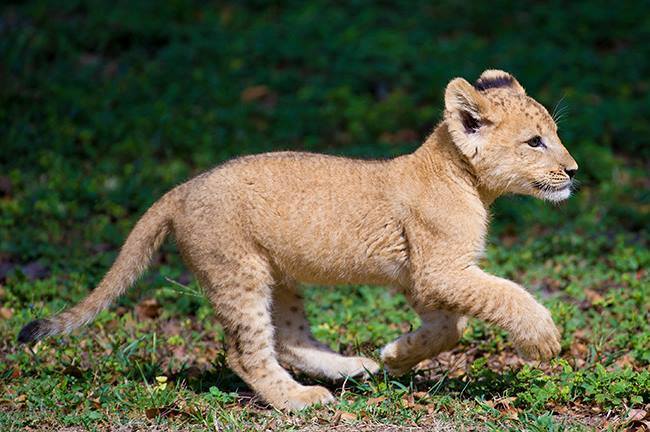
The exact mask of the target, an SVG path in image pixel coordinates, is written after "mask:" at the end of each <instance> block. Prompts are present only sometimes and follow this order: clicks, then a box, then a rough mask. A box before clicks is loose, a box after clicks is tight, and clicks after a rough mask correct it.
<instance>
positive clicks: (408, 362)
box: [381, 311, 467, 376]
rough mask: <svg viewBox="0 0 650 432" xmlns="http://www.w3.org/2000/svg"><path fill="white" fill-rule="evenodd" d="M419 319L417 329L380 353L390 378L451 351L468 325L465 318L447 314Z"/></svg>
mask: <svg viewBox="0 0 650 432" xmlns="http://www.w3.org/2000/svg"><path fill="white" fill-rule="evenodd" d="M420 318H421V319H422V325H421V326H420V328H418V329H417V330H414V331H412V332H410V333H406V334H404V335H402V336H400V337H399V338H397V339H396V340H394V341H393V342H391V343H389V344H388V345H386V346H385V347H384V348H383V349H382V350H381V359H382V361H383V362H384V365H385V366H386V368H387V369H388V372H390V374H391V375H394V376H400V375H404V374H405V373H406V372H408V371H409V370H411V369H412V368H413V367H414V366H415V365H416V364H418V363H419V362H421V361H422V360H425V359H428V358H431V357H433V356H435V355H436V354H438V353H440V352H442V351H447V350H449V349H451V348H453V347H454V345H456V343H457V342H458V340H459V339H460V338H461V336H462V335H463V330H464V329H465V326H466V325H467V318H466V317H464V316H461V315H458V314H455V313H452V312H446V311H430V312H425V313H422V314H420Z"/></svg>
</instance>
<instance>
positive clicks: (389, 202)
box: [20, 71, 577, 409]
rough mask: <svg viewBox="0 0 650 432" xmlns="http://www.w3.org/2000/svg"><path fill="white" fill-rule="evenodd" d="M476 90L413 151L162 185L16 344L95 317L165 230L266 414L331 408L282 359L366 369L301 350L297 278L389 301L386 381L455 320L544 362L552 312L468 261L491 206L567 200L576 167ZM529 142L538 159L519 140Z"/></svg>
mask: <svg viewBox="0 0 650 432" xmlns="http://www.w3.org/2000/svg"><path fill="white" fill-rule="evenodd" d="M499 80H501V81H499ZM495 83H496V84H499V83H501V84H500V85H496V84H495ZM503 83H506V85H502V84H503ZM490 84H491V85H493V87H492V88H489V85H490ZM481 87H488V88H485V89H483V90H478V89H477V88H481ZM477 88H475V87H474V86H472V85H471V84H469V83H468V82H467V81H465V80H463V79H461V78H456V79H454V80H452V81H451V82H450V83H449V85H448V87H447V89H446V93H445V115H444V120H443V121H442V122H441V123H440V124H439V125H438V126H437V127H436V129H435V131H434V132H433V133H432V134H431V136H429V138H428V139H427V140H426V141H425V142H424V144H423V145H422V146H421V147H420V148H419V149H418V150H417V151H416V152H414V153H413V154H408V155H405V156H401V157H397V158H394V159H391V160H386V161H362V160H351V159H345V158H341V157H334V156H325V155H316V154H307V153H291V152H284V153H268V154H262V155H257V156H248V157H243V158H239V159H236V160H233V161H231V162H228V163H226V164H223V165H221V166H219V167H217V168H215V169H213V170H212V171H210V172H207V173H204V174H202V175H200V176H198V177H196V178H194V179H192V180H190V181H188V182H187V183H185V184H183V185H181V186H179V187H177V188H175V189H174V190H172V191H171V192H169V193H168V194H166V195H165V196H164V197H163V198H162V199H161V200H160V201H158V202H157V203H156V204H154V205H153V206H152V208H151V209H150V210H149V211H148V212H147V213H146V214H145V215H144V216H143V217H142V219H141V220H140V221H139V222H138V224H137V225H136V227H135V228H134V230H133V232H132V233H131V234H130V235H129V237H128V239H127V241H126V243H125V245H124V248H123V249H122V251H121V253H120V254H119V256H118V258H117V261H116V263H115V264H114V266H113V268H112V269H111V270H110V271H109V272H108V274H107V275H106V277H105V278H104V279H103V280H102V282H101V283H100V285H99V286H98V287H97V289H96V290H95V291H93V292H92V293H91V294H90V295H89V296H88V298H86V299H85V300H84V301H83V302H81V303H80V304H79V305H78V306H76V307H74V308H72V309H71V310H70V311H68V312H64V313H63V314H61V315H59V316H57V317H53V318H50V319H48V320H39V321H37V322H35V323H32V324H30V325H28V326H27V327H26V328H25V329H24V330H23V332H21V335H20V339H21V340H24V341H27V340H34V339H37V338H40V337H43V336H47V335H51V334H55V333H61V332H66V331H69V330H71V329H72V328H75V327H78V326H79V325H81V324H83V323H85V322H87V321H89V320H90V319H92V317H93V316H94V315H95V314H96V313H97V312H98V311H100V310H101V309H103V308H105V307H106V306H107V305H108V304H109V302H110V301H111V300H112V299H114V298H115V297H116V296H118V295H120V294H121V293H122V292H123V291H124V290H125V289H126V288H127V287H128V286H129V285H130V284H131V283H132V282H133V281H134V280H135V279H136V278H137V277H138V276H139V275H140V273H141V272H142V271H143V270H144V268H145V267H146V266H147V265H148V262H149V260H150V257H151V254H152V253H153V251H154V249H156V248H157V247H158V246H159V245H160V243H161V241H162V239H163V237H164V236H165V234H167V232H171V233H173V235H174V236H175V238H176V241H177V243H178V247H179V250H180V251H181V253H182V256H183V258H184V260H185V262H186V263H187V265H188V266H189V267H190V268H191V269H192V271H193V272H194V274H195V275H196V277H197V278H198V280H199V283H200V284H201V286H202V287H203V289H204V290H205V293H206V295H207V297H208V298H209V299H210V301H211V302H212V303H213V305H214V308H215V312H216V315H217V317H218V319H219V321H220V322H221V324H222V325H223V327H224V329H225V332H226V335H227V340H228V350H227V351H228V362H229V365H230V366H231V367H232V369H233V370H234V371H235V372H236V373H238V374H239V375H240V376H241V377H242V378H243V379H244V380H245V381H246V382H247V383H248V384H249V385H250V386H251V387H252V388H253V389H254V390H255V391H256V392H258V394H259V395H260V396H261V397H262V398H264V399H265V400H266V401H268V402H269V403H271V404H272V405H273V406H275V407H278V408H287V409H295V408H302V407H305V406H308V405H310V404H313V403H318V402H323V403H324V402H328V401H331V400H332V399H333V397H332V395H331V394H330V392H329V391H328V390H326V389H325V388H323V387H319V386H303V385H301V384H299V383H297V382H296V381H294V379H293V378H292V377H291V376H290V375H289V373H288V372H287V371H286V370H285V369H284V368H283V367H282V366H281V365H280V362H282V363H283V364H286V365H288V366H291V367H293V368H296V369H298V370H302V371H304V372H305V373H308V374H310V375H313V376H318V377H323V378H329V379H336V378H339V377H345V376H350V375H359V374H368V373H374V372H376V371H377V370H378V369H379V366H378V365H377V363H375V362H374V361H372V360H370V359H366V358H362V357H354V358H347V357H343V356H341V355H339V354H337V353H334V352H333V351H332V350H330V349H329V348H328V347H327V346H325V345H323V344H321V343H319V342H317V341H315V340H314V339H313V337H312V335H311V332H310V330H309V323H308V322H307V319H306V318H305V313H304V309H303V304H302V297H301V295H300V291H299V288H298V286H297V282H310V283H316V284H324V285H332V284H357V283H364V284H379V285H389V286H394V287H397V288H399V289H401V290H402V291H403V292H404V293H405V294H406V296H407V298H408V299H409V301H410V303H411V305H412V306H413V307H414V309H415V310H416V311H417V312H418V314H419V315H420V316H421V318H422V327H421V328H420V329H417V330H415V331H413V332H411V333H409V334H406V335H403V336H402V337H400V338H398V339H397V340H396V341H394V342H392V343H390V344H388V345H387V346H386V347H385V348H384V349H383V350H382V353H381V357H382V360H383V362H384V364H385V366H386V367H387V368H388V370H389V371H391V372H393V373H395V374H402V373H404V372H406V371H408V370H409V369H410V368H411V367H412V366H413V365H415V364H416V363H418V362H419V361H420V360H423V359H425V358H429V357H431V356H434V355H436V354H437V353H438V352H440V351H443V350H447V349H450V348H451V347H452V346H454V344H456V342H457V341H458V339H459V338H460V337H461V335H462V333H463V329H464V327H465V324H466V321H467V320H466V318H465V316H474V317H477V318H480V319H482V320H485V321H487V322H489V323H492V324H495V325H498V326H500V327H503V328H504V329H506V330H507V331H509V332H510V335H511V338H512V340H513V343H514V344H515V346H516V347H517V348H518V349H519V350H520V352H521V354H522V355H524V356H526V357H528V358H535V359H548V358H550V357H552V356H554V355H556V354H557V353H558V352H559V350H560V344H559V333H558V330H557V329H556V327H555V325H554V324H553V321H552V319H551V316H550V314H549V312H548V311H547V310H546V309H545V308H544V307H543V306H542V305H540V304H539V303H538V302H536V301H535V299H534V298H533V297H532V296H531V295H530V294H529V293H528V292H527V291H526V290H525V289H523V288H522V287H520V286H519V285H517V284H516V283H514V282H511V281H508V280H505V279H502V278H499V277H495V276H492V275H489V274H486V273H485V272H483V271H482V270H481V269H480V268H479V267H478V260H479V258H480V256H481V254H482V252H483V248H484V243H485V234H486V229H487V221H488V207H489V205H490V204H491V202H492V201H493V200H494V199H495V198H496V197H498V196H500V195H502V194H504V193H520V194H528V195H533V196H537V197H539V198H544V199H550V200H561V199H565V198H567V197H568V196H569V194H570V188H568V186H570V184H571V180H570V178H569V176H567V174H566V172H565V170H575V169H577V165H576V163H575V161H574V160H573V159H572V158H571V156H570V155H569V153H568V152H567V150H566V149H565V148H564V147H563V146H562V144H561V142H560V139H559V138H558V136H557V133H556V131H557V127H556V125H555V123H554V122H553V120H552V118H551V117H550V116H549V114H548V113H547V111H546V110H545V109H544V108H543V107H542V106H541V105H540V104H538V103H537V102H535V101H534V100H533V99H531V98H530V97H528V96H526V94H525V92H524V89H523V88H522V87H521V85H520V84H519V83H518V82H517V81H516V80H514V78H512V77H511V76H510V75H508V74H507V73H505V72H502V71H486V72H485V73H484V74H483V75H482V76H481V78H480V79H479V81H478V82H477ZM535 135H539V136H540V137H541V138H542V139H543V142H544V144H545V147H537V148H533V147H531V146H530V145H529V144H527V141H528V140H530V138H531V137H533V136H535Z"/></svg>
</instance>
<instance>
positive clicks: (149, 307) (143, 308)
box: [135, 299, 160, 319]
mask: <svg viewBox="0 0 650 432" xmlns="http://www.w3.org/2000/svg"><path fill="white" fill-rule="evenodd" d="M135 314H136V315H137V316H138V318H140V319H156V318H158V317H159V316H160V304H159V303H158V301H157V300H156V299H145V300H142V301H141V302H140V304H138V305H137V306H136V307H135Z"/></svg>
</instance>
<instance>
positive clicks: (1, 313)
mask: <svg viewBox="0 0 650 432" xmlns="http://www.w3.org/2000/svg"><path fill="white" fill-rule="evenodd" d="M12 316H14V310H13V309H10V308H6V307H0V318H2V319H10V318H11V317H12Z"/></svg>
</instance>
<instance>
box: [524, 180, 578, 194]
mask: <svg viewBox="0 0 650 432" xmlns="http://www.w3.org/2000/svg"><path fill="white" fill-rule="evenodd" d="M532 184H533V187H534V188H535V189H538V190H540V191H542V192H562V191H565V190H567V189H571V186H572V185H573V182H572V181H568V182H566V183H565V184H563V185H562V186H553V185H550V184H548V183H544V182H541V181H534V182H533V183H532Z"/></svg>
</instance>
